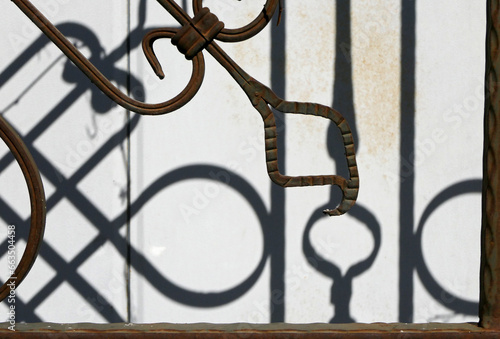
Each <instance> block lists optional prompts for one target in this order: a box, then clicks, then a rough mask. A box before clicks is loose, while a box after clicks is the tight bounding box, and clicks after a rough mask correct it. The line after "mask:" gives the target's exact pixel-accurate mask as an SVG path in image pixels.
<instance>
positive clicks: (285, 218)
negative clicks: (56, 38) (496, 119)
mask: <svg viewBox="0 0 500 339" xmlns="http://www.w3.org/2000/svg"><path fill="white" fill-rule="evenodd" d="M139 2H140V1H139V0H134V1H131V3H130V7H128V6H127V4H126V3H125V2H120V1H111V2H106V3H103V2H102V1H97V0H89V1H85V2H69V1H66V0H64V1H63V0H37V1H33V3H34V4H35V5H36V6H38V7H39V9H40V10H41V11H42V12H43V13H44V14H46V15H47V16H48V17H49V18H50V19H51V20H53V22H54V23H56V24H64V23H73V24H79V25H83V26H85V27H87V29H89V30H90V32H89V33H90V34H87V31H86V30H85V29H84V28H83V27H81V26H72V27H70V26H68V25H66V26H64V27H66V28H65V29H69V31H70V32H72V41H74V42H75V43H77V45H78V46H80V49H81V50H82V51H83V52H84V53H85V54H86V55H87V56H91V57H92V60H93V61H95V60H98V62H97V65H98V67H99V68H100V69H102V70H103V72H104V73H105V74H106V75H107V76H108V77H110V78H112V80H113V81H114V82H115V83H117V84H118V85H119V86H120V88H121V89H122V90H124V91H125V90H126V84H127V73H128V72H130V74H131V76H132V79H133V82H132V84H131V86H130V88H131V90H132V92H133V93H134V94H135V95H139V96H140V95H141V93H142V92H145V93H146V94H145V96H146V101H147V102H160V101H164V100H167V99H170V98H171V97H172V96H173V95H176V93H178V92H179V91H180V90H182V88H183V84H185V83H187V81H188V78H189V74H190V72H191V64H190V62H188V61H186V60H185V59H184V57H183V56H182V55H181V54H179V53H178V52H177V50H176V48H175V47H174V46H172V45H171V44H170V42H169V41H167V40H162V41H159V42H157V44H155V50H157V54H158V56H159V59H160V60H161V61H162V65H163V67H164V69H165V73H166V79H165V80H162V81H160V80H157V79H156V77H155V76H154V73H153V72H152V70H151V69H150V67H149V65H148V63H147V62H146V60H145V58H144V56H143V53H142V51H141V49H140V45H139V44H138V43H139V42H140V41H139V39H141V38H142V36H143V35H144V34H145V33H146V32H147V31H148V29H150V28H153V27H166V26H177V23H176V22H175V21H174V19H173V18H172V17H170V15H169V14H168V13H167V12H166V11H165V10H164V9H163V8H162V7H161V6H160V5H159V4H157V3H156V2H155V1H152V0H146V2H145V4H146V7H145V12H141V10H140V6H139V5H140V4H139ZM264 2H265V1H249V0H244V1H241V2H237V1H232V0H219V1H215V0H213V1H205V2H204V3H205V4H206V5H207V6H210V8H212V11H213V12H214V13H215V14H217V15H218V16H219V18H220V19H221V20H223V21H225V22H226V23H227V26H228V27H236V26H238V25H241V23H244V22H248V20H249V19H248V18H250V17H252V16H254V15H256V13H258V12H259V10H260V9H261V8H262V4H263V3H264ZM178 3H179V4H181V2H180V1H179V2H178ZM348 3H349V2H348V1H345V0H343V1H338V2H335V1H328V0H314V1H307V2H305V1H298V0H291V1H287V2H286V10H285V13H286V14H285V17H284V22H283V23H282V25H281V26H280V27H278V28H276V27H275V25H269V26H268V27H266V29H264V30H263V31H262V32H261V33H260V34H259V35H258V36H256V37H254V38H252V39H250V40H248V41H245V42H242V43H237V44H225V43H220V45H221V46H222V48H223V49H224V50H225V51H226V52H227V53H228V54H229V55H230V56H231V57H232V58H233V59H234V60H235V61H236V63H238V64H239V65H240V66H241V67H242V68H243V69H245V70H246V71H247V72H248V73H249V74H251V75H252V76H253V77H254V78H256V79H258V80H259V81H261V82H262V83H264V84H266V85H268V86H273V87H274V89H275V90H276V92H277V93H278V94H280V95H282V96H284V98H285V99H287V100H291V101H304V102H317V103H321V104H324V105H327V106H332V105H333V107H334V108H336V109H338V110H339V111H340V112H341V113H343V114H345V116H346V117H347V118H348V120H349V122H350V123H351V127H353V129H355V130H356V131H357V139H358V141H359V142H358V145H357V160H358V167H359V172H360V179H361V188H360V194H359V198H358V203H357V205H356V207H355V208H353V210H352V211H351V213H349V214H347V215H344V216H340V217H333V218H328V217H323V216H322V213H321V212H320V211H321V209H322V208H324V207H325V206H327V207H330V208H333V207H334V206H333V205H334V202H335V201H337V200H333V201H331V199H330V196H331V194H332V192H334V191H335V189H333V191H332V188H330V187H312V188H311V187H308V188H291V189H285V190H283V189H281V188H279V187H277V186H276V185H275V184H273V183H271V181H270V180H269V178H268V176H267V173H266V167H265V157H264V155H265V152H264V144H263V124H262V119H261V118H260V116H259V114H258V113H257V111H255V110H254V109H253V107H252V105H251V104H250V102H249V101H248V99H247V97H246V96H245V94H244V93H243V91H242V90H241V89H240V88H239V87H238V86H237V84H236V83H235V82H234V80H233V79H232V78H231V77H230V76H229V75H228V73H227V72H226V71H225V70H224V69H223V68H222V67H221V66H220V65H219V64H218V63H217V62H216V61H215V60H214V59H213V58H212V57H211V56H210V55H208V53H204V54H205V62H206V72H205V79H204V83H203V85H202V87H201V89H200V91H199V93H198V94H197V95H196V97H195V98H194V99H193V100H192V101H191V102H189V103H188V104H187V105H186V106H184V107H182V108H181V109H179V110H178V111H176V112H173V113H170V114H168V115H164V116H159V117H148V116H146V117H139V116H137V115H136V114H134V113H132V114H131V115H130V116H129V115H128V114H127V113H126V111H125V110H124V109H122V108H120V107H117V106H116V105H112V104H111V103H110V102H109V100H107V99H103V98H102V94H100V93H98V91H97V90H96V89H95V88H94V87H92V85H91V83H90V81H88V80H86V78H85V77H83V76H82V75H80V73H79V72H78V71H77V70H76V69H75V68H74V67H72V66H69V65H68V63H67V61H66V59H65V58H64V57H62V56H61V53H60V52H59V51H58V50H57V49H56V47H54V46H52V45H51V44H45V43H44V42H43V41H46V40H38V38H39V33H38V31H37V30H36V28H35V26H34V25H33V24H32V23H31V22H30V21H29V20H28V19H27V18H25V17H24V16H23V15H22V13H21V12H20V11H19V9H18V8H16V6H15V5H14V4H13V3H10V2H9V3H7V2H6V3H4V4H3V5H2V11H1V13H0V29H1V31H2V32H3V33H2V34H0V46H2V51H1V52H0V83H1V84H2V85H1V87H0V97H1V101H0V102H1V104H0V112H2V115H3V117H4V118H6V119H7V120H8V121H9V122H10V123H11V124H12V125H13V126H14V127H15V128H16V129H17V130H18V132H19V133H20V134H21V136H23V138H24V140H25V142H26V143H27V145H28V146H29V148H30V150H31V151H32V152H33V155H34V157H35V159H36V161H37V164H38V166H39V167H40V170H41V173H42V178H43V181H44V185H45V189H46V195H47V202H48V216H47V227H46V235H45V240H44V246H43V247H42V250H41V253H40V256H39V258H38V260H37V262H36V264H35V266H34V267H33V269H32V272H31V273H30V274H29V276H28V278H27V279H26V281H25V282H24V283H23V284H22V285H21V287H20V288H19V289H18V293H17V300H18V301H17V306H18V307H17V310H18V314H17V316H18V319H19V320H26V321H47V322H49V321H50V322H122V321H132V322H160V321H161V322H180V323H185V322H186V323H189V322H214V323H227V322H264V323H265V322H269V321H286V322H293V323H307V322H328V321H330V320H332V318H333V320H335V321H349V320H355V321H358V322H379V321H383V322H397V321H414V322H428V321H441V322H463V321H476V320H477V315H475V303H477V301H478V294H479V279H478V277H479V231H480V194H479V190H480V183H479V181H480V178H481V173H482V171H481V166H482V165H481V158H482V140H481V139H482V115H483V91H482V84H483V77H484V75H483V73H484V41H485V26H486V22H485V17H486V8H485V2H484V1H480V0H474V1H470V0H469V1H467V0H459V1H458V0H454V1H452V0H442V1H439V2H436V1H430V0H421V1H416V2H412V1H403V5H401V2H400V1H397V0H388V1H383V2H382V1H362V0H353V1H352V2H351V4H350V11H349V7H347V6H346V5H347V4H348ZM415 3H416V5H414V4H415ZM189 11H190V12H191V9H190V6H189ZM337 11H339V14H340V16H341V19H340V20H342V22H339V25H337V23H338V22H337V20H336V14H337ZM346 11H347V12H350V15H345V13H347V12H346ZM413 15H414V17H415V20H414V21H413V20H412V16H413ZM128 19H130V21H128ZM412 23H415V26H412ZM348 24H350V25H351V35H350V37H351V41H350V43H349V41H348V40H345V39H347V38H348V37H349V34H348V29H347V28H348V26H346V25H348ZM338 26H340V31H339V27H338ZM412 27H414V28H412ZM413 29H414V33H415V39H416V40H415V41H416V42H415V43H413V42H412V40H411V36H412V34H413V33H412V32H413ZM128 31H132V32H133V33H134V34H135V35H132V37H131V40H130V46H131V49H130V51H129V50H128V49H127V42H126V41H127V40H126V39H127V32H128ZM73 35H74V36H73ZM94 35H95V37H94V38H93V36H94ZM402 36H403V38H402ZM92 38H93V39H97V40H92ZM337 38H338V39H344V40H343V41H336V39H337ZM36 41H41V42H40V44H39V46H40V47H38V48H37V49H36V52H34V53H29V51H30V50H29V48H30V47H31V48H33V47H32V46H35V45H34V44H36ZM282 45H283V46H284V49H280V46H282ZM35 47H36V46H35ZM339 48H340V51H339ZM413 52H414V53H413ZM283 55H285V56H286V59H283V58H280V56H283ZM412 55H414V56H415V60H413V59H412ZM16 62H17V63H18V64H15V65H16V66H15V67H16V69H15V71H12V72H9V68H8V67H9V65H12V64H13V63H16ZM282 70H284V72H283V71H282ZM412 86H414V88H413V87H412ZM413 89H414V91H413ZM280 92H283V93H280ZM413 107H414V109H413ZM413 112H414V115H413ZM353 116H355V119H353ZM285 121H286V127H285V129H284V132H282V134H283V135H284V136H285V137H284V140H283V142H284V143H285V145H286V149H285V153H284V157H285V161H282V162H281V163H280V165H281V166H283V168H285V173H286V174H289V175H307V174H332V173H334V172H335V171H336V167H337V166H339V167H340V166H342V164H336V162H335V159H338V158H335V154H336V153H335V152H336V151H335V150H337V149H339V148H341V147H342V145H341V143H340V142H339V141H338V140H336V139H335V133H337V132H336V131H335V128H334V127H332V126H331V124H330V123H329V122H328V121H327V120H323V119H320V118H317V117H306V116H292V115H290V114H287V115H285ZM127 122H129V123H130V125H129V126H131V127H130V138H127ZM413 134H414V137H412V135H413ZM401 145H402V147H401ZM6 153H7V150H6V147H5V146H4V145H1V146H0V157H1V158H0V171H1V172H0V187H1V190H0V198H1V199H2V201H3V202H5V203H6V204H7V205H8V207H9V208H4V209H3V210H0V223H1V224H2V227H3V226H6V225H12V224H15V225H16V227H18V228H23V227H26V221H27V220H28V217H29V203H28V197H27V193H26V191H25V189H24V184H23V182H22V177H21V176H20V173H19V171H18V170H17V168H16V166H15V164H14V163H12V162H9V161H8V160H4V159H6V158H5V157H6V155H5V154H6ZM128 175H129V176H130V185H129V186H128V185H127V176H128ZM214 177H218V178H219V179H221V180H223V181H224V182H221V181H218V180H216V179H214ZM226 178H228V179H227V180H226ZM152 190H153V191H154V192H152ZM127 197H129V198H130V200H129V203H130V209H129V211H130V218H129V221H127V220H128V219H127V206H128V204H127V201H128V200H127ZM142 202H144V204H142ZM138 206H139V207H140V208H138ZM419 225H420V231H419V228H418V227H419ZM4 228H5V229H6V227H4ZM19 232H21V231H19ZM412 234H416V235H414V236H412ZM2 236H3V237H4V238H5V237H6V232H5V234H3V235H2ZM419 237H420V238H419ZM127 239H129V241H130V247H127ZM419 239H421V242H420V241H419ZM419 243H421V247H420V246H419ZM6 246H7V245H5V246H4V245H2V247H1V248H0V249H1V251H2V252H0V253H1V254H2V257H1V258H0V276H2V277H3V279H5V278H6V276H7V274H6V272H7V268H6V267H7V263H6V255H5V251H6ZM22 246H23V241H22V240H19V241H18V250H19V251H21V250H22ZM4 247H5V248H4ZM419 248H421V249H422V251H421V253H419ZM307 258H309V259H310V260H309V261H308V259H307ZM128 260H129V261H128ZM358 263H360V265H357V264H358ZM415 267H418V270H417V269H416V268H415ZM333 281H335V288H334V292H335V293H339V294H340V296H337V297H336V298H337V299H335V300H336V307H334V305H333V304H332V300H331V299H332V282H333ZM351 293H352V295H351V296H350V294H351ZM349 296H350V298H349ZM342 303H343V304H342ZM7 307H8V303H6V302H5V301H4V302H3V303H2V304H0V313H2V312H5V314H7V313H6V312H7ZM129 317H130V318H129ZM5 319H7V316H5Z"/></svg>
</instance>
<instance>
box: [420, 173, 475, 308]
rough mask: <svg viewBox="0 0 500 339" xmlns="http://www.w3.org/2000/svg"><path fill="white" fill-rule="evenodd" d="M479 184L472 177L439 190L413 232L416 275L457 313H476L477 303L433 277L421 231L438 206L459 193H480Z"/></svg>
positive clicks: (429, 289) (444, 303) (435, 295)
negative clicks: (428, 266)
mask: <svg viewBox="0 0 500 339" xmlns="http://www.w3.org/2000/svg"><path fill="white" fill-rule="evenodd" d="M481 185H482V181H481V180H480V179H472V180H466V181H462V182H459V183H457V184H454V185H452V186H450V187H448V188H446V189H445V190H443V191H441V192H440V193H439V194H438V195H437V196H436V197H435V198H434V199H432V201H431V202H430V203H429V204H428V205H427V207H426V208H425V210H424V213H423V214H422V218H421V219H420V222H419V223H418V228H417V233H416V234H415V240H416V242H417V243H416V246H415V250H416V255H417V259H416V264H415V267H416V269H417V273H418V276H419V277H420V280H421V281H422V284H423V285H424V287H425V288H426V289H427V291H428V292H429V293H430V294H431V296H432V297H433V298H434V299H435V300H436V301H437V302H439V303H440V304H441V305H443V306H445V307H446V308H449V309H451V310H453V311H455V312H457V313H462V314H467V315H478V310H479V303H477V302H472V301H467V300H464V299H462V298H460V297H458V296H456V295H454V294H453V293H450V292H448V291H446V290H445V289H444V288H443V287H442V286H441V285H440V284H439V283H438V282H437V281H436V279H434V277H433V276H432V274H431V272H430V271H429V269H428V268H427V265H426V263H425V260H424V256H423V250H422V233H423V230H424V225H425V223H426V222H427V220H428V219H429V217H430V216H431V214H432V213H433V212H434V211H435V210H436V209H437V208H438V207H439V206H441V205H442V204H443V203H444V202H446V201H447V200H449V199H451V198H454V197H456V196H458V195H461V194H468V193H481V192H482V188H481V187H482V186H481ZM478 293H479V291H478Z"/></svg>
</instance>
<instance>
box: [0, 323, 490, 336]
mask: <svg viewBox="0 0 500 339" xmlns="http://www.w3.org/2000/svg"><path fill="white" fill-rule="evenodd" d="M8 326H9V324H8V323H2V324H0V337H2V338H4V337H9V338H21V337H22V338H102V337H105V338H135V337H141V338H142V337H146V338H179V337H180V338H200V337H203V338H221V337H223V338H242V339H247V338H379V337H381V336H383V337H384V338H398V339H399V338H499V337H500V331H497V330H494V329H485V328H482V327H479V326H478V325H477V324H470V323H463V324H441V323H428V324H401V323H394V324H384V323H376V324H360V323H358V324H307V325H302V324H300V325H299V324H284V323H280V324H244V323H239V324H228V325H222V324H204V323H200V324H167V323H162V324H125V323H121V324H89V323H78V324H54V323H37V324H17V325H16V330H15V331H11V330H9V329H8Z"/></svg>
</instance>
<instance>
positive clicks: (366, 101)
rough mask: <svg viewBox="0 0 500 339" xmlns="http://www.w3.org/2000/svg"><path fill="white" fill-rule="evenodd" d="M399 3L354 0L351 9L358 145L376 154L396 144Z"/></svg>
mask: <svg viewBox="0 0 500 339" xmlns="http://www.w3.org/2000/svg"><path fill="white" fill-rule="evenodd" d="M399 6H400V5H399V2H397V1H394V0H391V1H387V4H386V5H385V6H380V3H379V2H373V1H368V0H362V1H356V2H354V3H353V8H352V9H351V15H352V48H351V52H352V60H353V83H354V98H355V107H356V114H357V123H358V131H359V134H360V139H361V145H360V149H361V150H362V152H367V153H368V154H370V155H374V156H377V157H379V156H387V154H397V152H398V147H399V142H398V140H399V125H400V110H399V107H400V94H399V93H400V20H399V19H400V8H399ZM389 150H393V151H392V152H391V151H389ZM388 151H389V152H388Z"/></svg>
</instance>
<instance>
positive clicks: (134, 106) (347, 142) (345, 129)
mask: <svg viewBox="0 0 500 339" xmlns="http://www.w3.org/2000/svg"><path fill="white" fill-rule="evenodd" d="M157 1H158V3H160V4H161V5H162V6H163V7H164V8H165V9H166V10H167V11H168V12H169V13H170V14H171V15H172V16H173V17H174V18H175V19H176V20H177V21H178V22H179V23H180V24H181V25H182V27H181V28H180V29H170V28H157V29H154V30H152V31H151V32H149V33H148V34H146V35H145V36H144V38H143V50H144V53H145V55H146V57H147V59H148V61H149V62H150V64H151V67H152V68H153V69H154V71H155V73H156V74H157V75H158V76H159V77H160V78H162V77H163V76H164V74H163V71H162V68H161V65H160V62H159V61H158V59H157V58H156V56H155V53H154V49H153V42H154V41H156V40H158V39H162V38H167V39H171V41H172V43H173V44H174V45H176V46H177V47H178V49H179V51H180V52H181V53H183V54H184V55H185V57H186V59H188V60H192V62H193V73H192V76H191V79H190V81H189V84H188V86H187V87H186V88H185V89H184V90H183V91H182V92H181V93H180V94H179V95H177V96H176V97H174V98H173V99H171V100H169V101H166V102H163V103H160V104H146V103H143V102H140V101H137V100H135V99H133V98H131V97H129V96H127V95H125V94H123V93H122V92H121V91H120V90H119V89H118V88H117V87H116V86H115V85H113V84H112V82H111V81H109V80H108V79H107V78H106V77H104V76H103V75H102V74H101V72H100V71H99V70H98V69H97V68H96V67H95V66H94V65H93V64H92V63H91V62H90V61H89V60H88V59H87V58H86V57H85V56H83V54H81V53H80V52H79V51H78V49H77V48H76V47H74V46H73V44H72V43H71V42H70V41H69V40H68V39H67V38H66V37H65V36H64V35H63V34H62V33H60V31H59V30H58V29H57V28H56V27H55V26H54V25H53V24H52V23H51V22H50V21H49V20H48V19H46V18H45V17H44V16H43V15H42V14H41V13H40V12H39V11H38V10H37V9H36V7H35V6H34V5H33V4H32V3H31V2H30V1H29V0H12V2H13V3H15V4H16V5H17V6H18V7H19V8H20V9H21V10H22V11H23V13H24V14H25V15H26V16H28V17H29V18H30V19H31V20H32V21H33V22H34V23H35V24H36V25H37V26H38V27H39V28H40V30H41V31H43V32H44V33H45V34H46V35H47V36H48V37H49V38H50V39H51V41H52V42H53V43H54V44H55V45H57V46H58V47H59V48H60V49H61V50H62V51H63V52H64V54H65V55H66V56H67V57H68V58H69V59H70V60H71V61H73V63H74V64H75V65H76V66H78V67H79V68H80V70H81V71H82V72H83V73H85V75H86V76H87V77H88V78H89V79H91V80H92V82H93V83H94V84H95V85H96V86H97V87H98V88H99V89H100V90H101V91H103V92H104V93H105V94H106V95H107V96H109V97H110V98H111V99H113V100H114V101H115V102H116V103H118V104H119V105H121V106H123V107H124V108H126V109H128V110H131V111H134V112H136V113H139V114H144V115H159V114H165V113H169V112H172V111H174V110H176V109H178V108H180V107H182V106H183V105H184V104H185V103H187V102H188V101H189V100H191V99H192V98H193V97H194V96H195V95H196V92H197V91H198V89H199V86H200V85H201V82H202V80H203V72H204V61H203V53H202V52H203V50H207V51H208V52H209V53H210V54H211V55H212V56H213V57H214V58H215V59H216V60H217V61H218V62H219V63H220V64H221V65H222V66H223V67H224V68H225V69H226V70H227V71H228V72H229V74H230V75H231V76H232V77H233V79H234V80H235V81H236V82H237V83H238V84H239V86H240V87H241V88H242V90H243V91H244V92H245V94H246V95H247V96H248V98H249V101H250V102H251V104H252V105H253V106H254V108H255V109H256V110H257V111H258V112H259V113H260V114H261V116H262V119H263V120H264V125H265V139H266V143H265V145H266V162H267V171H268V174H269V177H270V178H271V180H272V181H273V182H274V183H276V184H278V185H280V186H283V187H293V186H313V185H336V186H339V187H340V188H341V190H342V193H343V197H342V201H341V203H340V205H339V206H338V207H336V208H328V209H325V210H324V211H323V212H324V213H326V214H328V215H331V216H334V215H341V214H343V213H345V212H347V211H348V210H349V209H350V208H351V207H352V206H353V205H354V203H355V201H356V198H357V194H358V189H359V178H358V172H357V164H356V159H355V154H354V139H353V136H352V133H351V130H350V128H349V126H348V124H347V122H346V120H345V119H344V118H343V116H342V115H341V113H339V112H337V111H335V110H333V109H332V108H329V107H326V106H322V105H319V104H311V103H297V102H288V101H285V100H283V99H281V98H279V97H278V96H277V95H276V94H275V93H274V92H273V91H272V90H271V89H269V88H268V87H266V86H265V85H263V84H261V83H260V82H258V81H257V80H255V79H253V78H252V77H251V76H250V75H248V74H247V73H246V72H245V71H243V69H241V68H240V67H239V66H238V65H237V64H236V63H235V62H234V61H233V60H232V59H231V58H230V57H229V56H228V55H227V54H226V53H225V52H224V50H223V49H222V48H221V47H220V46H219V45H218V44H217V43H216V41H215V40H220V41H226V42H239V41H243V40H246V39H249V38H250V37H253V36H254V35H256V34H258V33H259V32H260V31H261V30H262V29H263V28H264V27H265V26H266V25H267V24H268V23H269V22H270V21H271V18H272V17H273V16H274V14H275V11H276V10H277V9H278V7H279V12H280V15H281V12H282V9H283V7H284V3H283V1H278V0H268V1H266V4H265V6H264V9H263V11H262V12H261V13H260V15H259V16H258V17H257V18H256V19H255V20H254V21H253V22H252V23H250V24H249V25H247V26H245V27H242V28H239V29H225V28H224V24H223V23H222V22H220V21H219V20H218V19H217V17H216V16H215V15H213V14H212V13H210V11H209V9H207V8H203V7H202V1H201V0H194V1H193V8H194V12H195V15H194V17H193V18H191V17H190V16H189V15H188V14H187V13H186V12H185V11H184V10H183V9H182V8H181V7H179V6H178V5H177V4H176V3H175V2H174V1H172V0H157ZM499 10H500V1H498V0H489V1H488V39H487V45H488V49H487V51H488V53H487V62H486V65H487V77H486V101H487V104H486V116H485V121H486V123H485V148H484V149H485V150H484V152H485V166H484V168H485V169H484V178H483V207H484V209H483V234H482V266H481V301H480V318H481V323H480V324H479V325H478V326H476V325H472V324H469V325H465V324H464V325H408V326H405V325H403V324H396V325H337V326H335V325H318V326H304V327H296V326H286V325H283V326H281V325H279V326H277V325H271V326H264V325H262V326H256V325H233V326H228V327H217V326H211V325H201V326H200V327H198V326H193V325H190V326H174V325H154V326H147V325H143V326H138V327H136V328H134V329H130V328H128V327H126V326H125V325H123V326H122V325H113V326H109V327H108V328H100V327H97V326H81V327H79V328H78V329H76V330H75V329H74V328H71V329H70V328H68V327H64V326H63V327H59V328H57V326H55V328H50V329H49V328H48V327H47V326H46V325H36V326H32V325H25V328H24V331H21V332H17V333H14V334H12V335H14V336H16V335H29V334H32V335H35V336H38V337H41V336H56V337H57V336H75V337H79V336H98V335H103V334H105V335H107V336H110V337H129V336H137V335H146V336H152V337H159V336H161V337H168V336H174V335H175V336H178V335H182V336H185V337H197V336H199V335H203V336H207V337H212V336H213V337H215V336H217V337H219V336H221V335H223V336H226V337H239V336H249V337H253V336H272V337H288V336H295V337H303V336H304V337H305V336H314V337H344V336H355V337H375V336H380V335H384V336H387V337H398V338H404V337H422V336H423V335H425V336H428V337H438V336H442V335H446V336H449V337H464V338H469V337H479V336H482V337H492V338H493V337H497V335H498V334H499V332H497V330H499V329H500V300H499V298H500V297H499V296H500V294H499V293H498V290H497V288H498V287H499V286H500V281H499V280H500V278H499V276H498V270H500V263H499V262H498V259H497V258H498V256H499V255H500V246H498V244H497V242H498V237H500V219H499V213H498V205H499V204H498V196H499V194H498V193H499V192H498V190H500V182H498V180H499V179H500V171H499V170H498V168H497V164H496V155H497V154H498V153H499V152H500V150H499V149H498V148H499V147H500V132H499V130H500V129H498V128H497V126H496V125H497V119H498V117H497V115H498V113H499V107H500V106H499V98H498V91H499V90H498V88H497V86H496V83H497V82H498V81H497V70H498V68H499V67H500V48H499V46H498V30H499V28H500V20H499V16H500V11H499ZM278 22H279V20H278ZM271 107H272V108H273V109H275V110H277V111H280V112H283V113H298V114H308V115H316V116H320V117H323V118H327V119H330V120H332V121H333V123H334V124H335V125H336V126H337V127H338V128H339V130H340V131H341V134H342V138H343V146H344V152H345V157H346V162H347V166H348V172H349V178H343V177H341V176H339V175H328V176H297V177H291V176H285V175H283V174H281V173H280V172H279V169H278V159H277V157H278V143H277V132H276V121H275V118H274V114H273V111H272V109H271ZM0 136H1V137H2V139H3V140H4V142H5V143H6V144H7V145H8V147H9V149H10V151H11V152H12V154H13V155H14V157H15V159H16V161H17V162H18V164H19V165H20V167H21V169H22V172H23V175H24V177H25V179H26V183H27V186H28V191H29V194H30V202H31V226H30V232H29V236H28V241H27V242H28V244H27V247H26V250H25V252H24V254H23V257H22V259H21V262H20V263H19V265H18V266H17V268H16V269H15V271H14V272H13V273H12V276H11V277H10V278H9V279H8V280H7V282H5V283H4V285H3V286H2V287H1V288H0V298H1V299H4V298H6V297H7V296H8V295H9V292H10V291H11V290H12V289H13V287H12V286H14V287H15V286H17V285H18V284H20V283H21V282H22V280H23V279H24V278H25V277H26V275H27V274H28V272H29V270H30V268H31V266H32V265H33V262H34V260H35V258H36V255H37V252H38V249H39V247H40V244H41V242H42V238H43V228H44V220H45V197H44V193H43V185H42V182H41V179H40V175H39V173H38V169H37V166H36V164H35V162H34V160H33V158H32V156H31V155H30V152H29V151H28V149H27V148H26V146H25V145H24V143H23V140H22V139H21V138H19V136H18V135H17V134H16V132H15V131H14V130H13V128H12V127H11V126H10V125H9V124H8V123H7V121H5V120H4V119H3V118H1V116H0ZM50 326H52V325H50ZM0 331H1V332H2V333H4V334H5V333H8V332H6V331H7V330H5V331H3V330H0Z"/></svg>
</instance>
